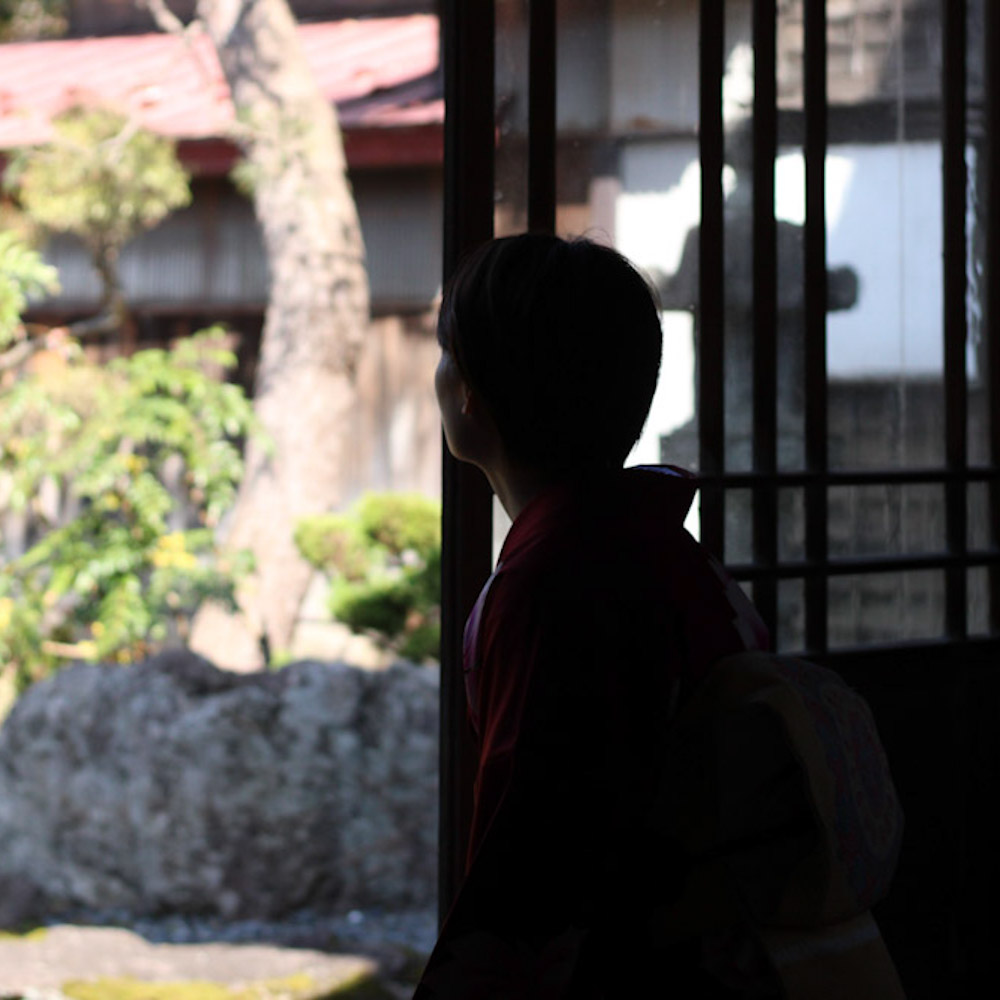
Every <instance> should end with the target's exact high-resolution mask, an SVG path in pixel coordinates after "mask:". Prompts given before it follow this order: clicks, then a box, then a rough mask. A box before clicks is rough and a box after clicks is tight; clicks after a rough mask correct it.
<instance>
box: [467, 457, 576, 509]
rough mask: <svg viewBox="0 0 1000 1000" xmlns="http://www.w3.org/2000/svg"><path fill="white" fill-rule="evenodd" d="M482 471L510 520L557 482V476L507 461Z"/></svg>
mask: <svg viewBox="0 0 1000 1000" xmlns="http://www.w3.org/2000/svg"><path fill="white" fill-rule="evenodd" d="M483 472H484V473H485V474H486V478H487V479H488V480H489V483H490V486H492V487H493V492H494V493H496V495H497V499H498V500H499V501H500V504H501V506H502V507H503V509H504V510H505V511H507V516H508V517H509V518H510V519H511V520H512V521H515V520H517V516H518V514H520V513H521V511H522V510H524V508H525V507H527V506H528V504H529V503H531V501H532V500H534V499H535V497H537V496H538V494H539V493H541V492H543V491H544V490H546V489H547V488H548V487H550V486H555V485H556V483H558V482H559V480H558V479H557V478H555V477H553V476H551V475H546V474H545V473H541V472H538V470H536V469H531V468H525V467H524V466H513V465H511V464H510V463H508V462H502V463H498V464H497V465H494V466H492V467H491V468H489V469H483Z"/></svg>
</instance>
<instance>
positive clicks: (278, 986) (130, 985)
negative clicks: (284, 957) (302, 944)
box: [60, 972, 339, 1000]
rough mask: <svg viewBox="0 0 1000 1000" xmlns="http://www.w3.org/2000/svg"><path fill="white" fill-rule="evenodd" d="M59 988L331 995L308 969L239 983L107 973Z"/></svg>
mask: <svg viewBox="0 0 1000 1000" xmlns="http://www.w3.org/2000/svg"><path fill="white" fill-rule="evenodd" d="M60 992H61V993H62V994H63V996H66V997H69V998H70V1000H321V998H326V997H327V996H329V995H330V993H329V989H328V988H327V987H325V986H324V985H323V984H322V983H319V982H317V981H316V980H315V979H314V978H313V977H312V976H310V975H309V974H308V973H305V972H299V973H295V974H293V975H290V976H284V977H282V978H280V979H264V980H253V981H248V982H246V983H242V984H240V985H239V986H230V985H228V984H226V983H217V982H210V981H208V980H203V979H182V980H165V981H162V982H161V981H154V982H147V981H146V980H139V979H131V978H126V977H110V976H106V977H104V978H102V979H87V980H71V981H70V982H67V983H63V984H62V986H61V987H60ZM338 992H339V991H338Z"/></svg>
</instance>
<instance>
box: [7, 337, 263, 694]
mask: <svg viewBox="0 0 1000 1000" xmlns="http://www.w3.org/2000/svg"><path fill="white" fill-rule="evenodd" d="M220 335H221V331H220V330H218V329H216V330H211V331H206V332H205V333H204V334H202V335H199V336H197V337H194V338H190V339H188V340H185V341H182V342H180V344H179V345H178V346H177V347H176V348H175V349H173V350H171V351H162V350H147V351H139V352H137V353H136V354H134V355H133V356H131V357H129V358H119V359H117V360H115V361H113V362H111V363H110V364H108V365H106V366H100V365H96V364H93V363H90V362H88V361H86V359H85V358H84V356H83V354H82V352H81V351H80V350H79V348H78V347H77V346H76V345H75V344H73V343H72V341H67V342H66V344H65V347H64V350H63V351H62V352H61V353H60V352H49V353H50V354H53V357H51V358H49V359H48V362H47V363H46V364H45V365H41V366H38V368H37V370H31V369H30V368H29V369H24V370H22V371H21V372H20V373H19V374H18V376H17V377H16V378H12V379H10V378H9V379H7V380H6V381H5V382H3V383H0V514H3V513H5V512H7V513H9V512H20V513H22V514H23V515H24V516H25V517H26V518H27V520H28V523H29V525H30V527H31V536H29V542H28V546H27V548H26V551H24V552H23V554H22V555H20V556H18V557H16V558H14V559H13V560H12V561H10V562H7V563H6V564H2V563H0V663H4V664H8V665H9V664H13V665H14V669H15V671H16V673H17V679H18V685H19V687H21V688H23V687H24V686H25V685H26V684H28V683H30V682H31V681H32V680H35V679H37V678H39V677H41V676H44V675H45V674H47V673H48V672H49V671H50V670H52V669H54V668H55V667H57V666H58V665H59V664H61V663H62V662H65V661H66V660H67V659H114V660H118V661H120V662H128V661H130V660H133V659H135V658H137V657H141V656H145V655H147V654H148V653H149V652H151V651H153V650H154V649H155V648H157V646H159V645H161V644H163V643H165V642H166V641H168V640H170V639H177V638H183V636H184V634H185V632H186V628H187V624H188V621H189V619H190V616H191V615H192V614H193V613H194V611H195V609H196V608H197V606H198V604H199V603H200V602H201V601H202V600H205V599H206V598H213V599H216V600H220V601H223V602H224V603H228V604H230V605H233V603H234V586H235V581H236V579H237V578H238V576H239V575H240V574H241V573H242V572H244V571H245V570H247V569H248V568H249V556H247V555H242V556H239V557H236V558H232V557H230V558H228V559H227V558H226V557H224V556H222V555H221V554H220V553H219V552H218V551H217V549H216V546H215V542H214V532H213V529H214V528H215V526H216V525H217V524H218V521H219V519H220V517H221V516H222V514H223V513H224V512H225V511H226V510H227V509H228V508H229V507H230V506H231V505H232V503H233V501H234V498H235V492H236V487H237V484H238V483H239V480H240V476H241V475H242V472H243V463H242V458H241V456H240V451H239V448H238V446H237V439H238V438H240V437H242V436H244V435H246V434H247V433H249V432H251V430H252V429H253V420H252V410H251V407H250V404H249V402H248V401H247V399H246V398H245V396H244V395H243V392H242V390H241V389H240V388H239V387H238V386H235V385H230V384H224V383H220V382H218V381H216V380H215V379H214V378H213V377H212V375H211V374H210V371H211V370H212V369H213V368H214V369H216V370H217V369H218V367H219V366H220V365H221V366H223V367H228V366H232V365H233V364H234V363H235V358H234V357H233V355H232V354H231V353H230V352H229V351H226V350H224V349H223V348H222V347H221V345H220V342H219V338H220ZM42 495H48V496H49V497H50V498H51V497H57V498H58V504H57V505H56V506H57V507H58V510H57V511H56V512H55V513H53V509H52V504H51V503H50V504H49V505H48V506H46V505H45V504H43V503H42V502H41V499H40V497H41V496H42Z"/></svg>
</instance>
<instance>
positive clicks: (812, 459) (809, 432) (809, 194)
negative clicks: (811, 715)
mask: <svg viewBox="0 0 1000 1000" xmlns="http://www.w3.org/2000/svg"><path fill="white" fill-rule="evenodd" d="M804 16H805V25H804V28H805V56H804V59H805V65H804V67H803V79H804V85H805V93H804V102H803V103H804V108H805V116H806V132H805V148H804V159H805V171H806V224H805V241H804V250H805V338H806V339H805V345H804V361H805V387H806V400H805V438H806V468H807V469H808V470H809V471H810V472H813V473H816V474H817V475H818V476H819V477H820V478H819V480H818V481H816V482H815V483H814V484H812V485H810V486H809V487H808V488H807V489H806V558H807V559H808V561H809V562H811V563H815V564H823V563H825V562H826V560H827V507H828V494H827V484H826V480H825V476H826V473H827V471H828V457H829V456H828V453H827V442H828V436H827V415H828V411H827V383H826V374H827V373H826V315H827V261H826V148H827V82H826V81H827V41H826V30H827V28H826V3H825V0H805V11H804ZM827 591H828V587H827V578H826V576H825V575H817V576H814V577H810V578H809V579H807V580H806V582H805V604H806V635H805V639H806V648H807V649H808V650H809V651H810V652H811V653H815V654H822V653H824V652H826V648H827Z"/></svg>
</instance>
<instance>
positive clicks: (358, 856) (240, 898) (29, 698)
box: [0, 651, 438, 917]
mask: <svg viewBox="0 0 1000 1000" xmlns="http://www.w3.org/2000/svg"><path fill="white" fill-rule="evenodd" d="M437 730H438V678H437V672H436V671H435V670H432V669H429V668H426V667H416V666H412V665H408V664H398V665H395V666H393V667H391V668H389V669H387V670H384V671H377V672H374V671H363V670H359V669H356V668H354V667H350V666H346V665H344V664H341V663H320V662H314V661H308V662H302V663H296V664H294V665H292V666H289V667H286V668H285V669H283V670H281V671H280V672H277V673H258V674H244V675H237V674H232V673H228V672H225V671H222V670H219V669H217V668H216V667H214V666H212V664H210V663H208V662H207V661H206V660H203V659H201V658H200V657H197V656H195V655H194V654H192V653H189V652H184V651H177V652H171V653H165V654H163V655H161V656H159V657H157V658H155V659H153V660H150V661H149V662H147V663H143V664H139V665H136V666H132V667H126V668H122V667H115V666H104V665H78V666H73V667H70V668H68V669H66V670H63V671H62V672H60V673H59V674H57V675H55V676H54V677H52V678H51V679H49V680H47V681H45V682H44V683H41V684H38V685H36V686H35V687H33V688H32V689H31V690H29V691H28V692H27V693H26V694H25V695H24V696H23V697H22V698H21V699H20V700H19V701H18V702H17V704H16V705H15V707H14V709H13V711H12V712H11V714H10V716H9V717H8V718H7V720H6V722H5V723H4V725H3V727H2V729H0V885H2V884H4V882H5V881H7V882H8V883H10V881H11V880H15V881H16V882H17V883H18V884H20V885H24V884H25V883H28V884H31V885H33V886H34V887H36V888H37V890H38V891H39V892H40V893H41V894H42V895H43V896H44V898H45V900H46V903H47V906H48V907H49V909H52V910H58V909H60V908H71V907H80V906H83V907H92V908H101V909H106V908H115V909H121V910H126V911H129V912H132V913H136V914H140V913H147V914H148V913H156V912H164V911H170V912H180V913H216V914H221V915H223V916H226V917H247V916H254V917H274V916H279V915H281V914H282V913H284V912H287V911H290V910H293V909H296V908H299V907H302V906H307V905H327V904H328V905H330V906H333V907H338V908H340V907H348V908H353V907H359V908H364V907H371V906H384V907H399V908H411V907H420V906H430V905H433V900H434V895H435V880H436V828H437V766H438V765H437Z"/></svg>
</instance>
